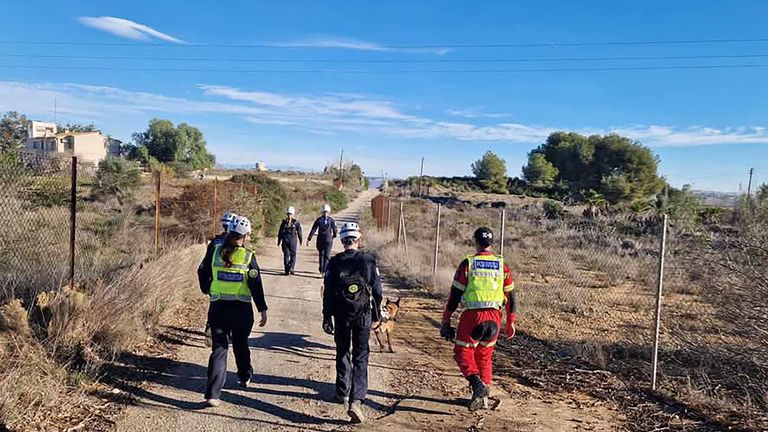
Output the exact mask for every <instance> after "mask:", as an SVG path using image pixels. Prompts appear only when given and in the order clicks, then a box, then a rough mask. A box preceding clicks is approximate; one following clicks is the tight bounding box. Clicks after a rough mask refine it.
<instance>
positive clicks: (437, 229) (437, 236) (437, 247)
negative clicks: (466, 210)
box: [432, 203, 442, 276]
mask: <svg viewBox="0 0 768 432" xmlns="http://www.w3.org/2000/svg"><path fill="white" fill-rule="evenodd" d="M441 207H442V206H441V205H440V203H437V224H436V226H435V263H434V264H435V266H434V268H433V269H432V276H437V255H438V252H439V251H440V209H441Z"/></svg>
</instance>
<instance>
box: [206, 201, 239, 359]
mask: <svg viewBox="0 0 768 432" xmlns="http://www.w3.org/2000/svg"><path fill="white" fill-rule="evenodd" d="M236 218H237V215H236V214H234V213H232V212H226V213H224V214H223V215H222V216H221V227H222V228H223V229H224V231H222V232H221V233H219V234H216V235H215V236H214V237H213V238H212V239H211V241H210V242H208V246H207V247H206V249H205V254H206V255H208V254H209V253H210V252H211V250H213V248H214V247H216V246H218V245H221V244H224V237H226V236H227V232H229V226H230V224H231V223H232V221H233V220H235V219H236ZM207 264H208V263H206V261H205V260H203V262H202V263H200V265H201V266H203V265H207ZM197 271H198V273H199V272H200V268H199V267H198V269H197ZM212 344H213V340H212V339H211V323H210V322H209V321H207V320H206V321H205V346H208V347H209V346H211V345H212Z"/></svg>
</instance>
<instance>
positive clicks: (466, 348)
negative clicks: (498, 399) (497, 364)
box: [453, 309, 501, 384]
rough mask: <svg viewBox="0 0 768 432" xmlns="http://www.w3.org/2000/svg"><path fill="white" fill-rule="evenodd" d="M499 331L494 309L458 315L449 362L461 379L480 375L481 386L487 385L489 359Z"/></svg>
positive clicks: (489, 380)
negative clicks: (451, 357) (454, 365)
mask: <svg viewBox="0 0 768 432" xmlns="http://www.w3.org/2000/svg"><path fill="white" fill-rule="evenodd" d="M500 329H501V311H500V310H498V309H468V310H465V311H464V312H463V313H462V314H461V318H460V319H459V328H458V332H457V334H456V341H455V343H456V345H455V346H454V347H453V358H454V359H456V363H458V365H459V369H461V374H462V375H464V377H465V378H466V377H469V376H470V375H480V378H481V379H482V380H483V382H484V383H486V384H490V383H491V375H492V373H493V371H492V361H491V358H492V357H493V350H494V349H496V340H497V339H498V338H499V331H500Z"/></svg>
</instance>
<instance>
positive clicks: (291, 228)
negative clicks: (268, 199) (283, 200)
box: [277, 207, 304, 276]
mask: <svg viewBox="0 0 768 432" xmlns="http://www.w3.org/2000/svg"><path fill="white" fill-rule="evenodd" d="M285 214H286V216H285V219H283V222H282V223H280V230H279V231H278V232H277V245H278V246H280V245H282V246H283V268H284V271H285V275H286V276H288V275H289V274H296V273H295V271H294V269H295V268H296V252H297V250H298V248H299V245H300V244H301V243H303V242H304V240H303V239H304V237H303V236H302V234H301V224H300V223H299V221H298V220H296V218H295V217H294V216H295V215H296V209H295V208H293V207H288V208H287V209H286V210H285Z"/></svg>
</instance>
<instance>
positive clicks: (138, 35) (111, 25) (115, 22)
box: [77, 16, 184, 43]
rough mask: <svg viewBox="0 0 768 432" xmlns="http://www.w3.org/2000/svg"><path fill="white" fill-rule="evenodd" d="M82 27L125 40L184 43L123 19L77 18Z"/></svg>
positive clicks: (105, 17)
mask: <svg viewBox="0 0 768 432" xmlns="http://www.w3.org/2000/svg"><path fill="white" fill-rule="evenodd" d="M77 20H78V21H80V23H82V24H83V25H86V26H88V27H92V28H95V29H98V30H101V31H105V32H107V33H112V34H113V35H115V36H120V37H123V38H126V39H132V40H140V41H148V40H153V39H157V40H162V41H166V42H173V43H184V41H182V40H181V39H178V38H175V37H173V36H171V35H169V34H166V33H163V32H160V31H157V30H155V29H153V28H152V27H149V26H147V25H144V24H139V23H137V22H135V21H131V20H128V19H125V18H116V17H110V16H101V17H79V18H78V19H77Z"/></svg>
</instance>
